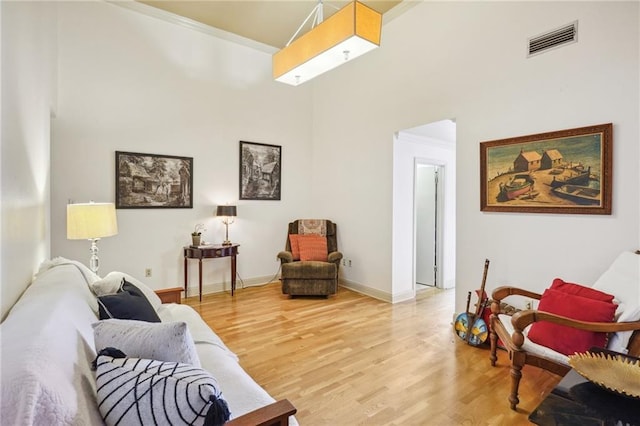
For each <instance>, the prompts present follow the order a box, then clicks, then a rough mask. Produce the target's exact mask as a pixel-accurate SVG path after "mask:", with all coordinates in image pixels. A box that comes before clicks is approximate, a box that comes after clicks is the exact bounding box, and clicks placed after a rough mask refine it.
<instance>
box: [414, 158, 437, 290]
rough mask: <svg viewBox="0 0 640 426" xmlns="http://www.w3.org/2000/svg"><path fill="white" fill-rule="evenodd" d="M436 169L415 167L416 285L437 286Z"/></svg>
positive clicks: (428, 166) (433, 167) (419, 165)
mask: <svg viewBox="0 0 640 426" xmlns="http://www.w3.org/2000/svg"><path fill="white" fill-rule="evenodd" d="M438 172H439V168H438V166H434V165H428V164H417V165H416V192H415V194H416V284H421V285H427V286H434V287H435V286H436V285H437V279H436V277H437V273H436V272H437V267H438V258H437V253H438V250H437V241H438V239H437V235H438V232H437V231H438Z"/></svg>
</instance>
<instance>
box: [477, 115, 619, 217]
mask: <svg viewBox="0 0 640 426" xmlns="http://www.w3.org/2000/svg"><path fill="white" fill-rule="evenodd" d="M612 142H613V125H612V124H611V123H608V124H599V125H595V126H588V127H580V128H575V129H568V130H560V131H555V132H548V133H540V134H535V135H528V136H519V137H515V138H509V139H501V140H494V141H487V142H481V143H480V210H481V211H484V212H517V213H561V214H567V213H568V214H604V215H608V214H611V176H612V170H611V168H612V158H611V156H612Z"/></svg>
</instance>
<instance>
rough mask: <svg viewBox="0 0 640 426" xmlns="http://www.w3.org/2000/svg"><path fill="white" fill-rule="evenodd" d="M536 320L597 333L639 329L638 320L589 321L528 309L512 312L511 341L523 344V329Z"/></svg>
mask: <svg viewBox="0 0 640 426" xmlns="http://www.w3.org/2000/svg"><path fill="white" fill-rule="evenodd" d="M537 321H549V322H552V323H555V324H559V325H565V326H567V327H572V328H577V329H580V330H587V331H594V332H599V333H614V332H617V331H631V330H640V321H634V322H589V321H579V320H575V319H571V318H567V317H563V316H561V315H556V314H552V313H549V312H545V311H537V310H532V309H528V310H526V311H520V312H516V313H515V314H513V316H512V317H511V324H513V328H514V332H513V335H512V336H511V340H512V341H513V343H514V344H515V345H516V346H517V347H520V346H522V345H523V344H524V335H523V333H522V332H523V330H524V329H525V328H526V327H527V326H529V325H530V324H533V323H534V322H537Z"/></svg>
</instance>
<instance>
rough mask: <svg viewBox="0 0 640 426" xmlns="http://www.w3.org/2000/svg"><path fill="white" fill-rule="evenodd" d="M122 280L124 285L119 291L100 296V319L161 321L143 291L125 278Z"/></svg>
mask: <svg viewBox="0 0 640 426" xmlns="http://www.w3.org/2000/svg"><path fill="white" fill-rule="evenodd" d="M122 281H123V282H122V287H121V288H120V290H118V292H117V293H115V294H106V295H104V296H98V305H99V311H100V319H109V318H118V319H132V320H139V321H149V322H160V318H159V317H158V314H157V313H156V311H155V309H154V308H153V306H151V303H149V300H147V298H146V297H145V295H144V294H143V293H142V291H141V290H140V289H139V288H138V287H136V286H134V285H133V284H131V283H130V282H128V281H126V280H125V279H124V278H123V279H122Z"/></svg>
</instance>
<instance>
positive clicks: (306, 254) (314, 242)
mask: <svg viewBox="0 0 640 426" xmlns="http://www.w3.org/2000/svg"><path fill="white" fill-rule="evenodd" d="M298 244H299V245H300V260H301V261H303V262H304V261H309V260H316V261H320V262H326V261H327V258H328V254H327V237H323V236H320V235H300V236H299V238H298Z"/></svg>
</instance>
